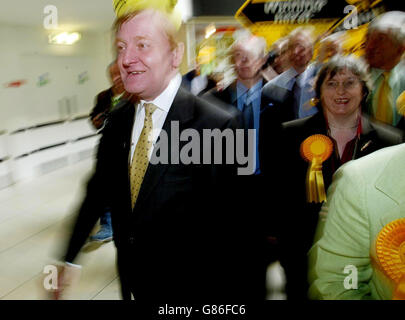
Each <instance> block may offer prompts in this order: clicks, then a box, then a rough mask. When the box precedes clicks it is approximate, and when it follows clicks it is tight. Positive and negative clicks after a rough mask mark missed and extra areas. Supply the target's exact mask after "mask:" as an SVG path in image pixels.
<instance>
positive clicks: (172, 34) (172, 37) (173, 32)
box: [112, 9, 179, 50]
mask: <svg viewBox="0 0 405 320" xmlns="http://www.w3.org/2000/svg"><path fill="white" fill-rule="evenodd" d="M143 12H150V13H151V15H152V17H153V18H155V19H156V18H158V21H159V23H161V26H162V28H163V30H164V31H165V33H166V36H167V38H168V40H169V43H170V49H171V50H173V49H175V48H177V46H178V43H179V40H178V32H177V29H176V27H175V25H174V24H173V23H172V22H171V21H170V18H169V17H168V15H167V14H165V13H164V12H163V11H160V10H156V9H142V10H133V11H129V12H128V13H126V14H124V15H123V16H121V17H118V18H117V19H116V20H115V21H114V24H113V28H112V29H113V32H114V34H115V35H117V33H118V32H119V30H120V29H121V27H122V25H123V24H124V23H126V22H128V21H130V20H132V19H133V18H135V17H136V16H138V15H139V14H141V13H143ZM157 15H159V16H160V17H157Z"/></svg>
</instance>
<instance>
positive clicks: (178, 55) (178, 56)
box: [173, 42, 184, 68]
mask: <svg viewBox="0 0 405 320" xmlns="http://www.w3.org/2000/svg"><path fill="white" fill-rule="evenodd" d="M183 55H184V43H183V42H179V43H178V44H177V47H176V48H174V49H173V67H175V68H178V67H180V64H181V61H182V60H183Z"/></svg>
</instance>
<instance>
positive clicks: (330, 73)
mask: <svg viewBox="0 0 405 320" xmlns="http://www.w3.org/2000/svg"><path fill="white" fill-rule="evenodd" d="M368 77H369V75H368V72H367V66H366V64H365V63H364V62H363V61H362V60H361V59H357V58H354V57H352V56H344V57H343V56H340V55H337V56H335V57H333V58H332V59H330V60H329V61H328V62H326V63H325V64H324V65H323V66H322V68H321V69H320V71H319V72H318V75H317V78H316V80H315V84H314V86H315V98H314V99H313V101H312V106H313V105H315V106H316V107H317V108H318V109H319V111H320V112H318V113H316V114H314V115H312V116H310V117H307V118H303V119H298V120H294V121H290V122H286V123H284V124H283V135H282V138H281V139H282V141H281V147H280V148H279V149H280V150H279V151H280V158H281V159H282V163H280V165H279V167H278V168H277V171H278V172H281V174H282V176H281V178H280V179H279V181H280V188H279V190H280V191H281V193H282V194H281V195H280V197H281V199H283V202H284V203H288V204H289V206H287V207H285V210H284V212H281V213H280V214H279V216H278V217H275V218H276V220H277V224H276V236H277V239H278V242H279V245H280V262H281V264H282V266H283V268H284V270H285V272H286V278H287V287H286V291H287V298H288V299H306V298H307V292H308V281H307V270H308V268H307V252H308V251H309V249H310V248H311V246H312V243H313V240H314V235H315V230H316V226H317V223H318V216H319V211H320V208H321V205H322V203H323V202H324V201H325V200H326V190H327V189H328V187H329V185H330V183H331V181H332V176H333V174H334V172H335V171H336V170H337V169H338V168H339V167H340V166H341V165H342V164H344V163H346V162H348V161H350V160H352V159H357V158H360V157H363V156H365V155H367V154H369V153H371V152H374V151H376V150H378V149H381V148H384V147H387V146H391V145H395V144H399V143H401V142H402V141H403V138H402V133H401V132H400V131H396V130H395V129H393V128H389V127H385V126H383V125H381V124H376V123H374V122H372V121H370V119H368V118H367V117H366V116H364V115H363V114H362V109H363V108H364V106H365V100H366V98H367V95H368V93H369V87H368ZM312 106H309V107H312ZM280 169H282V170H280ZM321 215H322V213H321Z"/></svg>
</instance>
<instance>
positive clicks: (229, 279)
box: [66, 88, 259, 301]
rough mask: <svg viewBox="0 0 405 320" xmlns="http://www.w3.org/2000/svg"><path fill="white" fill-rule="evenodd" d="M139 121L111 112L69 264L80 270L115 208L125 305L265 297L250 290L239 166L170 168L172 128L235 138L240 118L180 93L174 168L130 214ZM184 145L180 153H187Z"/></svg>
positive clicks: (150, 178)
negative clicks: (230, 132) (93, 237)
mask: <svg viewBox="0 0 405 320" xmlns="http://www.w3.org/2000/svg"><path fill="white" fill-rule="evenodd" d="M133 121H134V107H133V105H130V104H124V105H120V106H119V107H118V108H116V109H114V110H113V112H112V113H111V116H110V117H109V118H108V120H107V124H106V126H105V129H104V132H103V136H102V138H101V141H100V145H99V150H98V159H97V166H96V171H95V174H94V176H93V177H92V179H91V180H90V182H89V184H88V188H87V196H86V198H85V201H84V203H83V205H82V207H81V209H80V212H79V215H78V219H77V222H76V225H75V228H74V230H73V234H72V237H71V240H70V244H69V247H68V250H67V254H66V261H68V262H71V261H73V260H74V258H75V257H76V255H77V254H78V252H79V250H80V248H81V246H82V245H83V243H84V241H85V239H86V238H87V236H88V234H89V232H90V230H91V229H92V227H93V226H94V224H95V222H96V220H97V217H98V214H99V212H101V210H100V208H102V207H104V206H106V205H109V206H110V207H111V220H112V226H113V234H114V242H115V245H116V247H117V259H118V269H119V274H120V280H121V285H122V292H123V296H124V298H129V293H130V292H132V293H133V294H134V295H135V297H136V298H137V299H155V300H156V299H161V298H164V299H166V301H167V299H177V298H181V299H186V300H187V301H199V300H200V299H203V298H204V299H209V298H221V297H222V298H228V297H229V298H252V297H253V298H254V297H255V294H256V295H259V294H258V293H257V292H255V288H254V287H255V282H254V280H252V277H254V275H255V274H256V273H257V272H255V267H256V264H255V259H256V257H255V256H254V254H253V252H254V243H253V242H254V237H251V235H252V234H254V231H256V230H254V228H255V224H254V222H253V223H249V221H250V219H251V218H250V216H249V215H246V216H241V215H239V213H238V212H235V210H234V208H235V206H237V205H238V201H237V199H234V198H232V197H230V194H231V193H232V194H233V193H234V189H233V188H235V187H236V184H234V178H235V174H234V169H235V166H234V165H214V164H207V165H205V164H204V165H202V164H190V165H185V164H182V163H180V164H176V163H172V162H171V159H170V154H171V151H172V150H173V149H174V148H173V146H172V145H171V139H172V138H175V133H174V132H172V130H171V122H172V121H178V123H179V128H180V132H181V131H182V130H184V129H194V130H196V131H197V132H199V133H200V136H201V137H202V130H203V129H214V128H219V129H226V128H230V129H236V128H237V126H238V125H237V122H236V120H235V118H234V117H233V116H231V115H230V114H228V113H227V112H225V111H223V110H221V109H220V108H218V107H216V106H213V105H211V104H209V103H207V102H206V101H203V100H201V99H199V98H197V97H195V96H193V95H192V94H191V93H189V92H187V91H185V90H184V89H182V88H180V89H179V91H178V93H177V95H176V97H175V100H174V102H173V104H172V106H171V108H170V111H169V113H168V115H167V118H166V121H165V123H164V125H163V130H165V131H166V132H167V133H168V138H169V148H168V155H169V161H170V163H169V164H157V165H151V164H149V166H148V169H147V171H146V174H145V177H144V180H143V184H142V186H141V190H140V193H139V195H138V199H137V202H136V205H135V208H134V210H131V204H130V185H129V178H128V177H129V173H128V170H129V160H128V159H129V152H130V144H131V130H132V127H133ZM160 137H162V135H161V136H160ZM185 144H186V142H182V143H180V150H181V148H182V146H184V145H185ZM201 145H202V141H201ZM172 148H173V149H172ZM200 150H203V147H201V148H200ZM211 151H212V150H211ZM159 152H162V151H159V148H155V155H154V156H159ZM202 154H203V152H201V158H202ZM160 155H161V154H160ZM248 235H249V236H248Z"/></svg>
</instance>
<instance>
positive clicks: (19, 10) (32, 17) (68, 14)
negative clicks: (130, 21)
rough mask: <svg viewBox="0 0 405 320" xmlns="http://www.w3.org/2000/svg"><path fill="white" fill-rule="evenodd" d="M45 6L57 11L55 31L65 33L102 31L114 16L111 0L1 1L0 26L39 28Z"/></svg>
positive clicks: (109, 24)
mask: <svg viewBox="0 0 405 320" xmlns="http://www.w3.org/2000/svg"><path fill="white" fill-rule="evenodd" d="M47 5H54V6H55V7H56V8H57V9H58V29H63V30H67V31H71V30H77V31H106V30H108V29H109V28H110V27H111V25H112V23H113V21H114V17H115V15H114V10H113V6H112V0H7V1H4V0H2V1H1V9H0V23H2V24H7V25H13V26H31V27H43V21H44V18H45V17H46V16H47V14H45V13H44V8H45V7H46V6H47Z"/></svg>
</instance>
